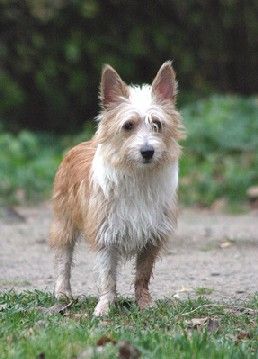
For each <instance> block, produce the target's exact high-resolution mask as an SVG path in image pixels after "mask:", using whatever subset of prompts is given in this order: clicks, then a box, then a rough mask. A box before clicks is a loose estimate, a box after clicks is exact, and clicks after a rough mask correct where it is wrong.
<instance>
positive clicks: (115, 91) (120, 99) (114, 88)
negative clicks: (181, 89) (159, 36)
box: [97, 62, 183, 170]
mask: <svg viewBox="0 0 258 359" xmlns="http://www.w3.org/2000/svg"><path fill="white" fill-rule="evenodd" d="M176 95H177V81H176V76H175V72H174V70H173V68H172V65H171V62H165V63H164V64H163V65H162V66H161V68H160V70H159V71H158V73H157V75H156V77H155V78H154V80H153V82H152V85H151V86H150V85H143V86H128V85H126V83H125V82H124V81H123V80H122V79H121V78H120V76H119V75H118V73H117V72H116V71H115V70H114V69H113V68H112V67H111V66H109V65H106V66H105V67H104V68H103V72H102V77H101V83H100V100H101V106H102V111H101V113H100V115H99V116H98V120H99V125H98V131H97V141H98V143H99V144H101V150H102V151H101V152H102V156H103V157H104V159H105V160H106V161H107V162H108V163H109V164H110V165H112V166H114V167H122V168H127V169H128V168H129V169H132V170H133V169H147V168H148V169H149V168H153V167H160V166H162V165H165V164H167V163H168V162H172V161H175V160H177V159H178V157H179V154H180V146H179V145H178V142H177V141H178V140H179V139H180V138H181V137H182V134H183V132H182V124H181V120H180V115H179V113H178V112H177V110H176V108H175V103H176Z"/></svg>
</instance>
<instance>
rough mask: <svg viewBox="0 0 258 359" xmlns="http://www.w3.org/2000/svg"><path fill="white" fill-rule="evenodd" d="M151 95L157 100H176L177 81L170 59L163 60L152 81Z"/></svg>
mask: <svg viewBox="0 0 258 359" xmlns="http://www.w3.org/2000/svg"><path fill="white" fill-rule="evenodd" d="M152 95H153V96H154V97H155V98H156V99H157V100H161V101H164V100H170V101H172V102H174V103H175V102H176V95H177V81H176V73H175V71H174V70H173V67H172V65H171V61H167V62H164V64H163V65H162V66H161V68H160V69H159V72H158V73H157V75H156V77H155V79H154V80H153V81H152Z"/></svg>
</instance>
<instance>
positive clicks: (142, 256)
mask: <svg viewBox="0 0 258 359" xmlns="http://www.w3.org/2000/svg"><path fill="white" fill-rule="evenodd" d="M159 251H160V245H157V246H154V245H152V244H147V246H146V247H144V248H143V249H142V251H141V252H140V253H139V254H138V255H137V257H136V273H135V282H134V290H135V299H136V302H137V304H138V305H139V307H140V308H141V309H144V308H147V307H149V306H151V304H152V299H151V295H150V292H149V282H150V278H151V275H152V269H153V265H154V263H155V260H156V258H157V255H158V253H159Z"/></svg>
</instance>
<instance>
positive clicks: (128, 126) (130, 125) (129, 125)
mask: <svg viewBox="0 0 258 359" xmlns="http://www.w3.org/2000/svg"><path fill="white" fill-rule="evenodd" d="M123 128H124V129H125V130H126V131H130V130H132V129H133V128H134V123H133V122H132V121H127V122H126V123H125V124H124V126H123Z"/></svg>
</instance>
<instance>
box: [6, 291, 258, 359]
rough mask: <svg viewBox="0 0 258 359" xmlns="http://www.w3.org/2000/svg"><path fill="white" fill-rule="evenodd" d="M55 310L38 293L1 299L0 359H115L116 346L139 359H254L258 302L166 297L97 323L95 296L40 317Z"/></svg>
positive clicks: (129, 306)
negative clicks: (145, 307) (236, 303)
mask: <svg viewBox="0 0 258 359" xmlns="http://www.w3.org/2000/svg"><path fill="white" fill-rule="evenodd" d="M54 304H55V300H54V298H53V297H52V296H51V295H50V294H48V293H43V292H40V291H33V292H23V293H21V294H16V293H15V292H6V293H1V294H0V353H1V354H0V356H1V358H6V359H8V358H12V359H13V358H19V359H20V358H26V359H27V358H36V357H37V356H38V355H39V354H40V353H44V355H45V357H46V358H51V359H52V358H53V359H54V358H69V359H70V358H77V357H78V356H79V355H80V354H81V353H82V352H84V353H85V357H87V358H89V357H92V358H97V357H99V358H115V357H119V350H121V346H122V349H124V350H125V349H127V350H129V349H130V346H131V348H134V350H137V351H139V352H140V353H141V356H142V357H143V358H205V359H206V358H239V359H240V358H255V357H257V355H258V350H257V335H258V321H257V310H258V297H254V298H253V299H252V300H250V302H248V303H242V304H241V307H238V306H234V305H231V306H230V305H223V304H221V305H220V304H216V303H211V302H210V301H208V300H207V299H205V298H202V297H199V298H198V299H195V300H190V299H189V300H185V301H179V300H176V299H171V300H170V299H166V300H159V301H157V302H156V305H155V306H154V307H153V308H150V309H148V310H145V311H139V309H138V308H137V307H136V305H135V304H134V303H133V302H130V301H125V300H120V301H119V303H118V305H117V306H116V307H113V308H112V309H111V312H110V315H109V316H107V317H105V318H103V319H96V318H94V317H93V316H92V312H93V308H94V306H95V305H96V299H95V298H90V297H89V298H84V299H83V300H80V301H78V302H74V304H73V305H72V306H71V307H70V308H69V309H67V311H65V312H64V313H63V314H60V313H56V314H55V313H54V314H49V313H47V312H46V311H44V310H43V311H42V307H45V308H47V307H51V306H53V305H54ZM124 341H126V343H124ZM129 343H130V344H129ZM129 345H130V346H129ZM123 346H124V348H123ZM125 346H126V348H125ZM130 350H131V349H130ZM86 354H87V355H88V356H86ZM41 355H43V354H41ZM82 357H83V356H82ZM120 357H121V356H120Z"/></svg>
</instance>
